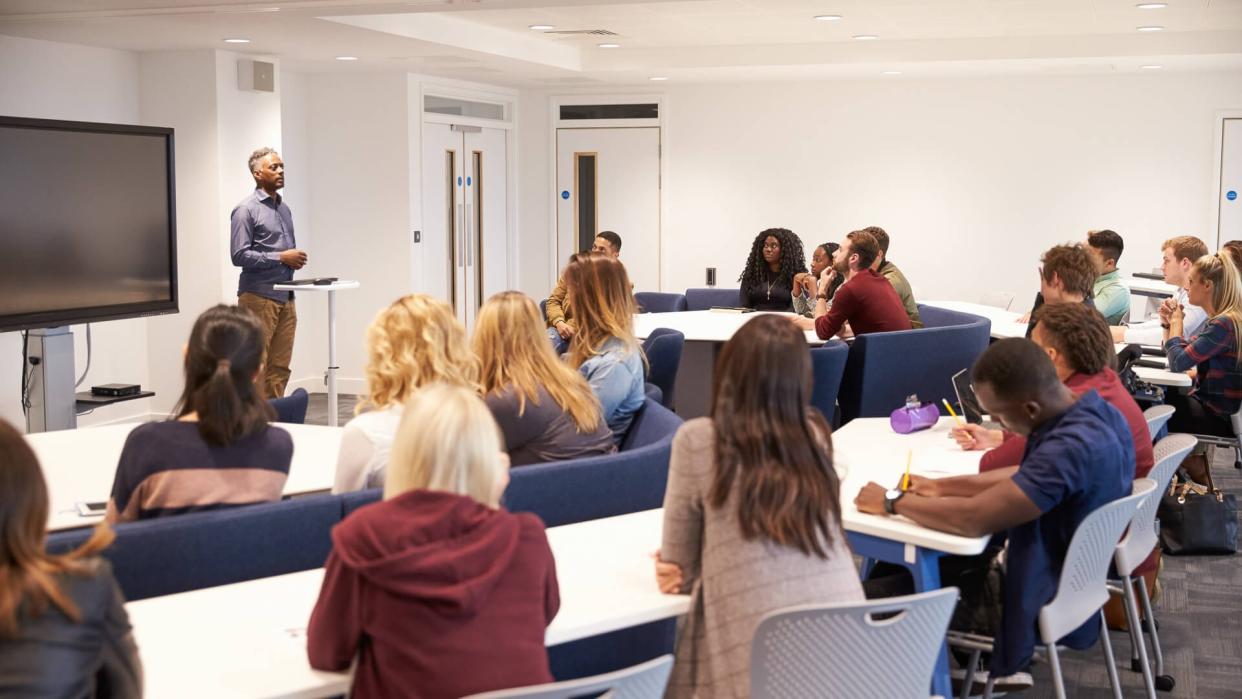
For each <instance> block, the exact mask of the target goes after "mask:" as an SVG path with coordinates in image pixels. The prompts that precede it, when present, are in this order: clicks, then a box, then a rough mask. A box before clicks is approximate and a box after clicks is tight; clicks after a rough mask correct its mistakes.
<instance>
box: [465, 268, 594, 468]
mask: <svg viewBox="0 0 1242 699" xmlns="http://www.w3.org/2000/svg"><path fill="white" fill-rule="evenodd" d="M474 351H475V354H476V355H478V357H479V363H480V366H481V370H480V375H481V376H480V381H479V382H480V384H481V385H482V388H483V399H484V401H486V403H487V407H488V408H489V409H490V410H491V411H492V417H494V418H496V422H497V424H499V425H500V432H501V434H502V436H503V437H504V443H505V450H506V451H507V452H508V453H509V461H510V463H512V464H513V465H514V466H522V465H525V464H537V463H542V462H545V461H564V460H566V459H576V458H579V457H583V456H595V455H599V454H610V453H612V452H613V451H616V446H615V445H614V444H613V441H612V430H610V429H608V423H607V422H605V421H604V417H603V414H602V412H601V409H600V405H599V399H597V398H596V397H595V393H593V392H592V391H591V386H590V385H588V384H587V382H586V379H584V378H583V377H582V375H581V374H579V373H578V372H576V371H574V370H573V369H571V368H569V367H568V366H566V365H565V363H564V362H562V361H561V360H560V359H558V358H557V356H556V353H555V352H554V351H553V350H552V347H551V345H549V344H548V343H547V342H545V341H544V333H543V323H541V322H540V321H539V307H538V306H536V305H535V302H534V301H532V300H531V299H530V297H528V296H526V295H525V294H522V293H521V292H517V291H504V292H501V293H499V294H496V295H495V296H493V297H491V298H490V299H488V300H487V303H485V304H483V307H482V308H480V309H479V316H478V321H477V327H476V328H475V330H474Z"/></svg>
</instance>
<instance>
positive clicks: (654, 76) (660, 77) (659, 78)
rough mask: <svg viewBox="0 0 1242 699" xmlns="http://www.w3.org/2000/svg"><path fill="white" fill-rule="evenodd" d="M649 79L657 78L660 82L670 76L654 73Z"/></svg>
mask: <svg viewBox="0 0 1242 699" xmlns="http://www.w3.org/2000/svg"><path fill="white" fill-rule="evenodd" d="M647 79H648V80H655V81H657V82H659V81H661V80H668V76H666V75H653V76H651V77H650V78H647Z"/></svg>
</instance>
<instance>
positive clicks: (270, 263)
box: [230, 148, 306, 398]
mask: <svg viewBox="0 0 1242 699" xmlns="http://www.w3.org/2000/svg"><path fill="white" fill-rule="evenodd" d="M248 164H249V166H250V174H251V175H253V176H254V184H255V190H254V191H253V192H251V193H250V196H248V197H246V198H245V199H243V200H242V201H241V203H240V204H238V205H237V207H236V208H234V209H233V213H232V215H231V216H230V227H231V229H232V238H231V241H230V252H231V254H232V257H233V265H234V266H236V267H241V268H242V271H241V276H240V277H239V278H238V280H237V305H239V306H241V307H242V308H245V309H247V310H249V311H250V312H251V313H254V314H255V316H256V317H257V318H258V319H259V324H260V325H262V326H263V344H264V346H265V350H266V356H267V359H266V360H265V362H264V366H265V367H266V369H265V371H264V375H263V383H262V391H263V392H264V393H265V394H266V396H267V397H268V398H279V397H281V396H283V395H284V394H285V384H287V383H289V360H290V359H291V358H292V357H293V331H294V330H295V329H297V325H298V314H297V309H296V308H294V305H293V292H292V291H276V290H275V289H273V288H272V286H273V285H274V284H280V283H283V282H287V281H289V280H291V279H293V271H294V270H295V269H302V267H303V266H304V265H305V264H306V252H305V251H303V250H299V249H297V243H296V242H295V241H294V238H293V214H292V213H291V212H290V211H289V207H288V206H287V205H286V204H285V202H284V199H283V198H282V197H281V196H280V195H279V194H277V193H276V190H278V189H281V188H282V187H284V186H285V164H284V162H282V161H281V159H280V154H278V153H277V152H276V151H274V150H272V149H271V148H260V149H259V150H256V151H255V152H254V153H252V154H251V155H250V160H249V163H248Z"/></svg>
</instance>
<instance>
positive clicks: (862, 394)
mask: <svg viewBox="0 0 1242 699" xmlns="http://www.w3.org/2000/svg"><path fill="white" fill-rule="evenodd" d="M925 309H926V310H927V311H928V316H926V317H923V323H924V327H923V328H920V329H918V330H899V331H896V332H887V333H870V334H864V335H859V336H857V337H856V338H854V343H853V345H852V346H851V347H850V351H849V358H848V359H847V360H846V364H845V375H844V377H843V378H842V380H841V390H840V394H839V396H838V402H839V403H840V405H841V420H842V422H849V421H850V420H853V419H854V418H856V417H888V415H889V414H890V413H891V412H893V411H894V410H896V409H897V408H899V407H901V406H902V405H904V404H905V400H906V396H908V395H910V394H912V393H914V394H918V396H919V399H920V400H922V401H925V402H926V401H931V402H935V403H939V402H940V399H942V398H951V397H952V396H953V395H954V394H953V375H954V374H956V373H957V372H959V371H961V370H962V369H969V368H970V367H971V366H972V365H974V363H975V360H976V359H978V358H979V355H981V354H983V351H984V350H985V349H987V347H988V342H989V340H990V335H991V332H992V323H991V321H989V320H988V319H987V318H983V317H980V316H976V315H972V314H969V313H958V312H956V311H950V310H947V309H941V308H933V307H931V306H919V315H920V316H922V314H923V311H924V310H925Z"/></svg>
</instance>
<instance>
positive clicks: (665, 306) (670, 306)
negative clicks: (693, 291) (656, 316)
mask: <svg viewBox="0 0 1242 699" xmlns="http://www.w3.org/2000/svg"><path fill="white" fill-rule="evenodd" d="M634 300H635V301H637V302H638V312H639V313H674V312H677V311H684V310H686V297H685V295H684V294H666V293H662V292H659V291H639V292H636V293H635V294H634Z"/></svg>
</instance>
